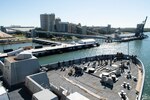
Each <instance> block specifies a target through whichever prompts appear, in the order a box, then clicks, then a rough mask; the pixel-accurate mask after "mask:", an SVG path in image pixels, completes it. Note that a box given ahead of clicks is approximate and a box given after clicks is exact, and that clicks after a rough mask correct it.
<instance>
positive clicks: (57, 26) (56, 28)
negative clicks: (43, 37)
mask: <svg viewBox="0 0 150 100" xmlns="http://www.w3.org/2000/svg"><path fill="white" fill-rule="evenodd" d="M60 22H61V19H60V18H56V19H55V26H56V27H55V31H56V32H60V26H59V23H60Z"/></svg>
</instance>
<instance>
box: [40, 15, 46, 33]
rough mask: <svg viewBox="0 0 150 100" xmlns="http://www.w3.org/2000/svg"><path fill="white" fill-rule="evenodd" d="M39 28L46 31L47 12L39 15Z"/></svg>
mask: <svg viewBox="0 0 150 100" xmlns="http://www.w3.org/2000/svg"><path fill="white" fill-rule="evenodd" d="M40 22H41V28H42V29H43V30H45V31H48V14H41V15H40Z"/></svg>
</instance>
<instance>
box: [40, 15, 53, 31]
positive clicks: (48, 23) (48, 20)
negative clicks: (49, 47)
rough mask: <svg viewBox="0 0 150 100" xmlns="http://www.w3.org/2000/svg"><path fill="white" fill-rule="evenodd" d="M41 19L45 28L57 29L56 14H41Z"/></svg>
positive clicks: (46, 29) (47, 29) (42, 26)
mask: <svg viewBox="0 0 150 100" xmlns="http://www.w3.org/2000/svg"><path fill="white" fill-rule="evenodd" d="M40 21H41V28H42V29H43V30H45V31H55V14H41V15H40Z"/></svg>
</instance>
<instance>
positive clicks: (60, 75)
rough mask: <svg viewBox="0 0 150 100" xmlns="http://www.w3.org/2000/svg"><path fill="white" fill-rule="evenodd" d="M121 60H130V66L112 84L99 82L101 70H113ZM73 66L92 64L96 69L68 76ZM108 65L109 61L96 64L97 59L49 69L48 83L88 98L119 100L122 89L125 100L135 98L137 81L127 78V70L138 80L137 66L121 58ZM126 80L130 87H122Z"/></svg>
mask: <svg viewBox="0 0 150 100" xmlns="http://www.w3.org/2000/svg"><path fill="white" fill-rule="evenodd" d="M121 62H123V63H127V62H130V68H128V69H125V70H124V72H123V73H121V76H119V77H117V78H118V81H116V82H115V83H114V84H113V86H110V85H108V84H102V83H101V82H100V80H101V78H100V76H99V74H101V73H102V72H109V71H110V70H111V69H112V70H113V69H114V68H113V67H112V66H113V65H114V67H115V66H116V65H119V64H120V63H121ZM74 66H78V67H84V66H88V67H91V66H94V68H95V69H96V71H95V72H94V73H91V74H89V73H88V72H86V71H85V72H83V75H72V76H69V75H68V73H69V71H70V69H73V67H74ZM112 66H110V62H109V61H108V64H106V65H105V64H100V65H99V64H98V61H91V62H87V63H84V64H79V65H78V64H76V65H73V66H65V67H63V68H65V70H63V69H62V68H60V69H57V70H50V71H48V72H47V75H48V78H49V81H50V84H54V85H55V86H57V87H60V86H61V87H63V88H65V89H66V90H68V91H69V92H70V93H73V92H79V93H80V94H82V95H83V96H85V97H87V98H89V99H90V100H121V97H120V92H121V90H124V92H125V93H126V96H127V100H128V99H129V100H135V99H136V98H137V94H136V93H137V90H136V86H137V83H138V82H137V81H134V79H133V78H131V79H127V78H126V76H127V72H128V71H129V70H130V72H131V74H132V77H136V78H137V80H138V70H139V69H138V66H137V65H135V64H133V63H132V62H131V61H129V60H121V61H116V62H115V63H113V64H112ZM124 82H126V83H129V84H130V87H131V88H130V89H129V90H128V89H127V88H124V87H123V86H122V84H123V83H124Z"/></svg>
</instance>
